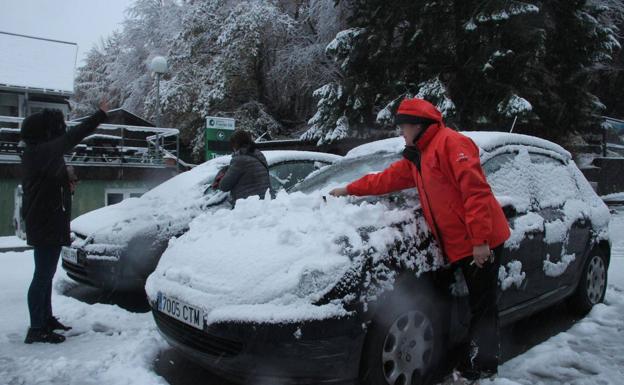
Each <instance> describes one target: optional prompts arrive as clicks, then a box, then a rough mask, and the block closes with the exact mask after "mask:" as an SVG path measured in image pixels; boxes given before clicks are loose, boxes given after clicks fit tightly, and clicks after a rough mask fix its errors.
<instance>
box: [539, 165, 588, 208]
mask: <svg viewBox="0 0 624 385" xmlns="http://www.w3.org/2000/svg"><path fill="white" fill-rule="evenodd" d="M530 157H531V163H532V174H533V175H532V176H533V181H534V190H533V191H534V193H535V198H536V200H537V203H538V204H539V206H540V207H541V208H547V207H561V206H563V204H564V203H565V202H566V201H567V200H570V199H578V197H579V195H580V193H579V190H578V187H577V186H576V182H575V181H574V178H573V176H572V173H571V172H570V170H569V168H568V166H567V165H565V164H564V163H563V162H562V161H560V160H558V159H555V158H553V157H550V156H547V155H543V154H536V153H531V154H530Z"/></svg>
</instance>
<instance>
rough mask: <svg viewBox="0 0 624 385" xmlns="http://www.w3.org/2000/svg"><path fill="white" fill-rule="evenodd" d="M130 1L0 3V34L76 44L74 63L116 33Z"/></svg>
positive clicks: (12, 0) (3, 0)
mask: <svg viewBox="0 0 624 385" xmlns="http://www.w3.org/2000/svg"><path fill="white" fill-rule="evenodd" d="M133 2H134V0H0V31H4V32H12V33H19V34H23V35H31V36H37V37H45V38H48V39H55V40H63V41H69V42H73V43H78V62H77V63H76V67H79V66H81V65H82V59H83V58H84V57H85V54H86V53H87V52H88V51H89V50H90V49H91V47H93V45H94V44H96V43H99V41H100V39H101V38H102V37H106V36H108V35H109V34H110V33H111V32H113V31H114V30H116V29H121V25H120V23H121V22H122V21H123V19H124V16H125V12H124V11H125V10H126V8H127V7H128V6H130V5H131V4H132V3H133Z"/></svg>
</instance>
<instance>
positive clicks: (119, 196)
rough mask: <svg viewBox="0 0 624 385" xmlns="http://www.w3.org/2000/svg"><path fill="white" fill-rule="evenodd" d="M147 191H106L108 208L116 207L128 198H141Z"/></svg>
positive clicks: (121, 189)
mask: <svg viewBox="0 0 624 385" xmlns="http://www.w3.org/2000/svg"><path fill="white" fill-rule="evenodd" d="M146 191H147V190H145V189H123V188H118V189H106V192H105V199H106V200H105V204H106V206H110V205H114V204H117V203H119V202H121V201H122V200H124V199H127V198H140V197H141V196H143V194H144V193H145V192H146Z"/></svg>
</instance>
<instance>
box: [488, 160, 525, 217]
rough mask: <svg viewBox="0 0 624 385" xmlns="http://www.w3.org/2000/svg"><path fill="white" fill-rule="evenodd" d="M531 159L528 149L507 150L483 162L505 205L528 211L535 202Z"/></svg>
mask: <svg viewBox="0 0 624 385" xmlns="http://www.w3.org/2000/svg"><path fill="white" fill-rule="evenodd" d="M530 170H531V159H530V157H529V153H528V152H527V151H526V150H521V151H520V152H518V153H516V152H505V153H502V154H499V155H496V156H494V157H493V158H492V159H490V160H488V161H487V162H485V163H484V164H483V171H484V172H485V174H486V176H487V179H488V182H489V184H490V186H491V187H492V191H493V192H494V195H495V196H496V198H497V199H498V200H499V201H500V202H501V203H502V204H503V206H507V205H509V206H512V207H513V208H514V209H515V210H516V211H518V212H526V211H527V210H529V208H531V207H532V206H534V205H533V203H534V201H533V194H532V192H531V191H532V188H531V172H530Z"/></svg>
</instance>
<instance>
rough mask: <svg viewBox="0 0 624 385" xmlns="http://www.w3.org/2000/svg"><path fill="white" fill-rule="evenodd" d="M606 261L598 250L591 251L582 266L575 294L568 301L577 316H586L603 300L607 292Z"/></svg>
mask: <svg viewBox="0 0 624 385" xmlns="http://www.w3.org/2000/svg"><path fill="white" fill-rule="evenodd" d="M607 266H608V264H607V260H606V258H605V256H604V253H603V252H601V251H600V250H598V249H594V250H592V251H591V253H590V254H589V256H588V257H587V259H586V261H585V266H583V272H582V273H581V278H580V281H579V283H578V287H577V289H576V292H574V294H573V295H572V296H571V297H570V299H569V300H568V305H569V307H570V308H571V310H572V311H573V312H574V313H576V314H578V315H586V314H587V313H589V311H590V310H591V309H592V308H593V307H594V305H596V304H598V303H601V302H602V301H603V300H604V297H605V293H606V291H607Z"/></svg>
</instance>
